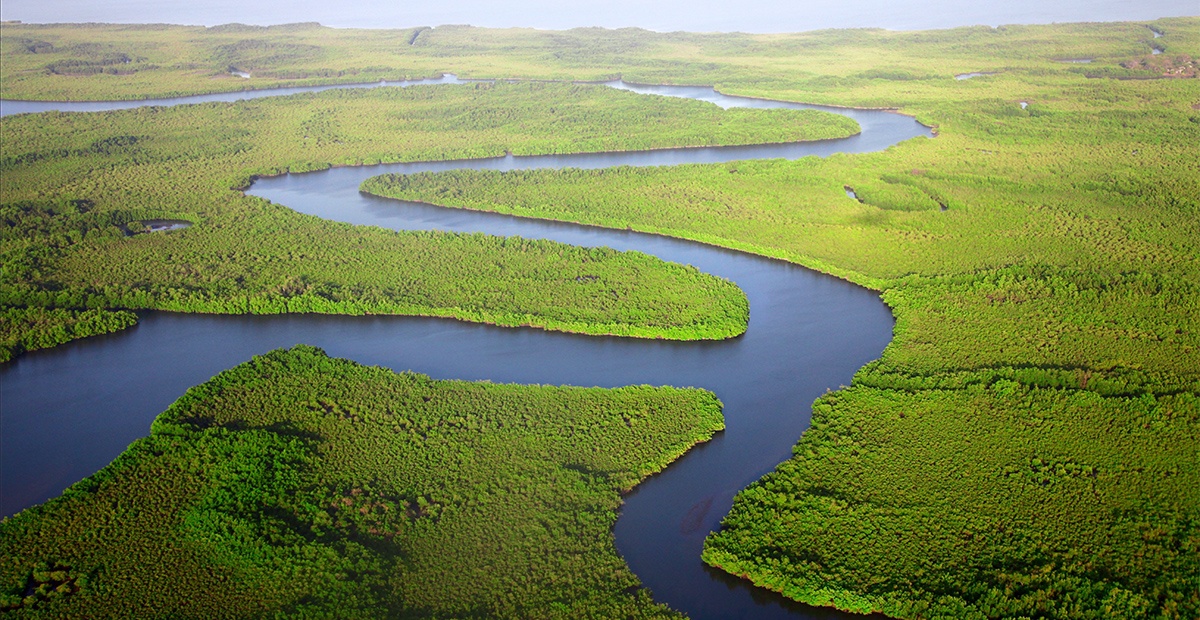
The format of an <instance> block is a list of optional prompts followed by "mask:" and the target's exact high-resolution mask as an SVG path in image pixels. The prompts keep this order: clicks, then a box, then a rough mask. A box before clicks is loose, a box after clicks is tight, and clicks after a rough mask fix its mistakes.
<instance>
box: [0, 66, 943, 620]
mask: <svg viewBox="0 0 1200 620" xmlns="http://www.w3.org/2000/svg"><path fill="white" fill-rule="evenodd" d="M612 86H614V87H618V88H627V89H632V90H638V91H645V92H649V91H653V92H657V93H660V94H669V95H673V96H684V97H694V98H700V99H705V100H708V101H712V102H714V103H716V104H718V105H722V106H726V107H729V106H735V105H751V106H759V107H765V106H775V105H779V106H789V107H790V106H791V105H792V104H776V103H771V102H765V101H758V100H750V99H739V98H734V97H724V96H721V95H717V94H716V93H714V92H713V91H712V90H711V89H702V88H666V87H654V88H644V87H636V86H630V85H626V84H621V83H614V84H612ZM840 112H842V113H846V114H848V115H850V116H853V117H854V118H855V119H857V120H858V122H859V123H860V124H861V125H862V127H863V132H862V134H861V135H859V136H855V137H853V138H849V139H846V140H836V141H827V142H820V143H812V144H794V145H774V146H760V147H735V148H713V149H678V150H665V151H655V152H650V153H624V154H603V155H577V156H547V157H506V158H496V159H485V160H472V161H459V162H440V163H427V164H402V165H384V166H373V167H362V168H336V169H331V170H327V171H321V172H315V173H308V174H297V175H288V176H283V177H277V178H271V179H262V180H260V181H258V182H257V183H255V185H254V187H253V188H252V191H251V192H250V193H252V194H255V195H259V196H262V197H264V198H267V199H270V200H272V201H275V202H279V203H281V204H285V205H288V206H290V207H292V208H294V209H296V210H298V211H301V212H305V213H311V214H315V215H318V216H321V217H326V218H330V219H338V220H343V221H347V222H354V223H360V224H375V225H381V226H387V227H390V228H395V229H425V228H438V229H443V230H456V231H480V232H486V233H490V234H500V235H513V234H519V235H522V236H526V237H542V238H549V239H554V240H557V241H562V242H565V243H572V244H577V245H607V246H610V247H614V248H618V249H637V250H640V251H643V252H647V253H650V254H654V255H657V256H660V257H662V258H664V259H666V260H672V261H677V262H681V263H690V264H693V265H696V266H697V267H699V268H700V269H702V270H704V271H707V272H709V273H713V274H717V275H720V276H723V277H726V278H729V279H731V280H733V281H734V282H736V283H737V284H738V285H739V286H741V287H742V289H743V290H744V291H745V292H746V294H747V295H748V297H749V299H750V316H751V318H750V326H749V329H748V331H747V332H746V334H745V335H743V336H742V337H739V338H736V339H733V340H728V341H723V342H710V343H671V342H660V341H644V340H633V339H620V338H595V337H585V336H573V335H567V334H556V333H550V332H543V331H538V330H533V329H502V328H496V327H489V326H482V325H471V324H466V323H460V322H457V321H451V320H441V319H421V318H404V317H329V316H282V317H241V316H236V317H222V316H195V315H175V314H167V313H152V314H150V315H148V316H146V317H145V318H144V320H143V321H142V323H141V324H140V325H139V326H137V327H136V328H134V329H132V330H129V331H127V332H124V333H120V334H114V335H110V336H102V337H98V338H93V339H88V340H85V341H81V342H76V343H72V344H69V345H65V346H62V347H58V348H55V349H52V350H49V351H39V352H35V353H32V354H28V355H25V356H23V357H20V358H18V359H17V360H16V361H15V362H13V363H10V364H8V365H6V366H3V367H0V386H3V415H2V416H0V504H2V505H0V510H2V512H3V514H6V515H7V514H12V513H13V512H15V511H17V510H20V509H22V508H24V507H26V506H29V505H32V504H34V503H38V502H41V501H44V500H46V499H48V498H50V497H53V496H55V495H57V494H59V493H60V492H61V490H62V489H63V488H64V487H66V486H67V485H69V484H71V483H73V482H74V481H76V480H79V479H81V478H83V477H85V476H87V475H89V474H91V473H93V472H95V471H96V470H98V469H100V468H101V467H103V466H104V465H105V464H106V463H108V462H109V461H110V460H111V459H112V458H113V457H115V456H116V455H117V454H119V453H120V452H121V451H122V450H123V449H124V448H125V447H126V446H127V445H128V444H129V442H131V441H132V440H134V439H136V438H137V437H140V436H143V435H145V434H146V432H147V430H148V427H149V424H150V421H151V420H153V418H154V416H155V415H156V414H157V413H159V412H160V411H162V410H163V409H164V408H166V407H167V406H168V405H169V404H170V403H171V402H172V401H173V400H174V399H175V398H177V397H178V396H179V395H180V394H181V393H182V392H183V391H184V390H186V389H187V388H188V387H190V386H192V385H195V384H198V383H201V382H203V381H204V380H206V379H208V378H209V377H211V376H212V375H213V374H215V373H217V372H219V371H221V370H223V369H225V368H229V367H231V366H233V365H236V364H238V363H241V362H243V361H245V360H246V359H248V358H249V357H250V356H251V355H255V354H259V353H263V352H266V351H269V350H271V349H273V348H277V347H284V346H291V345H294V344H297V343H307V344H313V345H316V346H320V347H322V348H324V349H325V350H326V351H327V352H329V353H330V354H331V355H334V356H338V357H346V358H350V359H353V360H356V361H359V362H362V363H366V364H378V365H383V366H387V367H390V368H393V369H397V370H405V369H412V370H415V371H418V372H423V373H426V374H429V375H431V376H433V377H436V378H456V379H469V380H481V379H487V380H491V381H496V382H520V383H544V384H572V385H599V386H618V385H627V384H641V383H648V384H653V385H664V384H669V385H678V386H698V387H704V388H707V389H710V390H713V391H714V392H716V394H717V395H718V396H719V397H720V398H721V399H722V401H723V402H724V403H725V416H726V423H727V426H728V430H727V431H725V432H724V433H722V434H721V435H719V436H718V437H717V438H716V439H715V440H714V441H712V442H710V443H708V444H706V445H704V446H700V447H698V448H696V449H694V450H692V451H691V452H689V453H688V454H687V455H686V456H684V457H683V458H682V459H680V460H679V461H678V462H676V463H675V464H673V465H671V466H670V467H669V468H668V469H667V471H666V472H664V473H663V474H661V475H659V476H656V477H654V478H652V479H650V480H648V481H647V482H645V483H644V484H642V485H640V486H639V487H638V488H637V489H636V490H635V491H634V492H633V493H632V494H631V495H630V496H629V497H628V498H627V503H626V505H625V507H624V509H623V511H622V515H621V518H620V520H619V521H618V522H617V526H616V539H617V546H618V548H619V550H620V551H621V553H622V554H623V555H624V557H625V558H626V560H627V561H628V562H629V564H630V566H631V567H632V568H633V570H634V572H635V573H637V574H638V576H639V577H641V578H642V580H643V581H644V582H645V584H646V585H647V586H648V587H650V588H651V589H652V590H653V592H654V595H655V598H656V599H657V600H660V601H663V602H665V603H668V604H670V605H671V606H672V607H675V608H677V609H680V610H682V611H685V612H687V613H688V614H690V615H692V617H694V618H729V617H753V618H770V617H803V618H825V617H845V616H844V615H843V614H839V613H837V612H833V611H828V610H823V609H814V608H809V607H805V606H800V605H795V604H791V603H789V602H786V601H783V600H782V599H780V598H779V597H777V596H775V595H773V594H771V593H769V592H764V591H759V590H757V589H753V588H750V587H747V586H746V585H745V584H744V583H743V582H741V581H740V580H737V579H733V578H731V577H729V576H727V575H725V574H723V573H720V572H719V571H713V570H710V569H707V568H706V567H705V566H704V565H703V564H702V563H701V562H700V560H699V556H700V550H701V548H702V545H703V540H704V536H705V535H706V534H707V533H708V532H709V531H711V530H712V529H714V528H715V527H717V525H718V524H719V521H720V519H721V517H722V516H723V515H724V514H725V513H726V512H727V511H728V509H729V506H730V505H731V503H732V498H733V495H734V494H735V493H736V492H737V491H738V490H739V489H741V488H744V487H745V486H746V485H748V484H750V483H751V482H753V481H754V480H755V479H757V478H758V477H760V476H761V475H762V474H764V473H766V472H767V471H770V470H771V469H772V468H773V467H774V466H775V465H776V464H777V463H778V462H780V461H781V460H783V459H785V458H787V457H788V456H789V455H790V450H791V447H792V445H793V444H794V443H795V441H796V439H797V438H798V437H799V435H800V433H801V432H802V431H803V430H804V428H806V427H807V425H808V416H809V411H810V404H811V403H812V401H813V399H815V398H816V397H817V396H819V395H820V394H822V393H823V392H825V391H826V390H827V389H836V388H837V387H838V386H840V385H842V384H846V383H849V381H850V378H851V377H852V376H853V374H854V371H855V370H856V369H858V368H859V367H861V366H862V365H863V364H864V363H866V362H867V361H869V360H871V359H874V358H875V357H877V356H878V355H879V353H880V352H881V351H882V349H883V347H884V346H885V345H886V344H887V342H888V341H889V339H890V338H891V328H892V319H891V315H890V313H889V312H888V311H887V308H886V307H884V305H883V304H882V303H881V302H880V301H879V299H878V298H877V296H876V295H875V294H874V293H872V292H870V291H867V290H865V289H862V288H860V287H857V286H854V285H851V284H849V283H846V282H843V281H841V280H837V279H835V278H831V277H827V276H822V275H820V274H816V273H814V272H811V271H808V270H805V269H802V268H800V267H796V266H793V265H790V264H787V263H783V262H779V261H772V260H767V259H763V258H759V257H755V256H751V255H748V254H742V253H739V252H733V251H728V250H722V249H719V248H713V247H709V246H703V245H700V244H694V243H690V242H685V241H680V240H674V239H668V238H662V237H655V236H651V235H643V234H638V233H631V232H627V231H611V230H604V229H598V228H591V227H584V226H576V225H571V224H563V223H555V222H543V221H538V220H529V219H521V218H513V217H508V216H502V215H495V214H487V213H475V212H470V211H462V210H453V209H442V208H437V207H430V206H424V205H414V204H410V203H403V202H400V201H394V200H387V199H381V198H375V197H370V196H365V195H363V194H360V193H359V192H358V190H357V187H358V184H359V183H360V182H361V180H362V179H365V178H366V177H369V176H372V175H375V174H380V173H382V172H415V171H418V170H443V169H451V168H462V167H471V168H488V169H516V168H533V167H563V166H576V167H604V166H614V165H664V164H677V163H687V162H712V161H728V160H732V159H746V158H752V157H787V158H797V157H802V156H806V155H826V154H828V153H831V152H838V151H868V150H877V149H881V148H885V147H886V146H888V145H889V144H894V143H896V142H899V141H901V140H905V139H909V138H913V137H918V136H929V135H930V133H929V130H928V128H926V127H923V126H921V125H920V124H918V123H916V122H915V121H913V120H912V119H910V118H908V117H904V116H900V115H898V114H893V113H888V112H879V111H846V110H841V111H840ZM167 234H170V233H167Z"/></svg>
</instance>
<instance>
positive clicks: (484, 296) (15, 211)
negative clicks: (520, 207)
mask: <svg viewBox="0 0 1200 620" xmlns="http://www.w3.org/2000/svg"><path fill="white" fill-rule="evenodd" d="M829 119H833V122H827V121H828V120H829ZM855 131H857V126H856V125H854V123H846V122H844V119H839V117H836V116H834V115H828V114H826V115H819V114H817V115H814V114H812V113H807V112H801V111H747V110H741V111H728V112H726V111H722V110H721V109H719V108H717V107H716V106H712V105H709V104H704V103H700V102H695V101H685V100H678V99H667V98H661V97H644V96H638V95H634V94H631V93H623V92H619V91H614V90H612V89H607V88H602V87H596V86H573V85H557V84H499V85H489V84H474V85H469V86H444V87H413V88H408V89H377V90H372V91H336V92H328V93H322V94H319V95H301V96H295V97H288V98H283V99H272V100H258V101H251V102H242V103H237V104H205V105H200V106H192V107H184V108H167V109H161V108H146V109H137V110H128V111H117V112H109V113H95V114H59V113H47V114H38V115H22V116H15V117H8V118H4V119H3V120H2V121H0V139H2V140H3V143H4V153H3V158H2V160H0V171H3V174H4V188H3V194H2V196H0V198H2V200H0V203H2V204H0V222H2V223H3V226H2V227H0V256H2V257H3V264H4V267H3V272H2V276H0V304H2V305H3V306H6V307H38V308H60V309H68V310H72V311H78V310H84V309H163V310H175V311H187V312H221V313H246V312H250V313H278V312H322V313H348V314H364V313H393V314H415V315H427V316H446V317H455V318H460V319H466V320H472V321H482V322H489V323H496V324H500V325H533V326H538V327H545V328H550V329H558V330H566V331H573V332H580V333H589V334H617V335H627V336H642V337H660V338H671V339H719V338H728V337H731V336H735V335H737V334H740V333H742V332H743V331H744V330H745V326H746V321H747V308H746V301H745V296H744V295H743V294H742V293H741V291H740V290H738V289H737V287H736V286H734V285H733V284H731V283H729V282H726V281H724V280H720V279H717V278H713V277H711V276H708V275H705V274H701V273H699V272H697V271H696V270H695V269H692V268H685V267H681V266H678V265H670V264H667V263H664V262H663V261H660V260H658V259H656V258H652V257H649V256H645V255H642V254H638V253H617V252H612V251H608V250H585V249H580V248H572V247H569V246H566V245H563V244H557V243H549V242H535V241H525V240H517V239H499V238H491V237H486V236H482V235H453V234H443V233H394V232H387V231H382V230H377V229H371V228H364V227H354V226H349V225H344V224H338V223H332V222H327V221H322V220H318V219H316V218H312V217H307V216H303V215H299V214H297V213H294V212H292V211H291V210H289V209H286V208H284V207H280V206H277V205H270V204H266V203H264V202H263V201H262V200H260V199H257V198H251V197H246V196H244V195H242V194H241V193H240V192H238V191H237V190H236V189H231V188H240V187H244V186H245V185H247V184H248V183H249V182H250V179H251V178H253V177H254V176H256V175H269V174H278V173H282V172H287V171H289V170H290V171H302V170H313V169H319V168H325V167H328V166H330V165H331V164H336V165H349V164H360V163H377V162H380V161H397V160H408V161H412V160H431V159H446V158H466V157H483V156H496V155H501V154H503V153H505V152H506V151H507V152H514V153H518V154H530V153H553V152H567V151H580V150H618V149H646V148H656V147H666V146H694V145H710V144H725V143H744V142H757V141H764V140H765V141H782V140H799V139H808V138H825V137H830V136H834V135H848V134H851V133H854V132H855ZM159 218H173V219H182V220H186V221H190V222H194V223H195V225H194V226H192V227H191V228H188V229H186V230H178V231H170V232H166V233H155V234H130V233H131V232H133V231H135V230H137V229H138V227H137V226H131V223H132V222H136V221H138V220H146V219H159ZM67 333H70V332H69V331H68V332H67ZM74 333H77V334H79V335H83V334H84V332H82V331H76V332H74ZM43 341H44V339H43Z"/></svg>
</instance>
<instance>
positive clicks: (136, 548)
mask: <svg viewBox="0 0 1200 620" xmlns="http://www.w3.org/2000/svg"><path fill="white" fill-rule="evenodd" d="M722 427H723V423H722V416H721V407H720V402H719V401H718V400H717V399H716V397H714V396H713V395H712V394H711V393H709V392H704V391H701V390H694V389H678V388H651V387H646V386H641V387H628V388H620V389H615V390H605V389H599V388H565V387H550V386H517V385H493V384H488V383H467V382H457V381H433V380H431V379H429V378H428V377H425V376H423V375H418V374H413V373H400V374H396V373H393V372H391V371H389V370H386V369H381V368H373V367H364V366H359V365H357V364H354V363H352V362H348V361H344V360H336V359H331V358H329V357H326V356H325V355H324V353H322V352H321V351H319V350H316V349H312V348H308V347H297V348H295V349H292V350H290V351H275V352H272V353H270V354H267V355H265V356H261V357H256V358H254V359H253V360H252V361H250V362H247V363H246V364H243V365H241V366H238V367H236V368H234V369H231V370H228V371H226V372H223V373H221V374H220V375H218V376H217V377H215V378H213V379H212V380H210V381H209V382H207V383H205V384H203V385H201V386H198V387H196V388H193V389H191V390H189V391H188V392H187V394H185V395H184V396H183V397H182V398H180V399H179V400H178V401H177V402H176V403H175V404H173V405H172V406H171V407H170V408H169V409H168V410H167V411H165V412H164V413H163V414H161V415H160V416H159V417H158V419H157V420H156V421H155V422H154V425H153V429H152V433H151V435H150V436H149V437H147V438H145V439H140V440H138V441H137V442H135V443H134V444H133V445H131V446H130V447H129V449H128V450H126V452H125V453H124V454H122V455H121V456H120V457H119V458H117V459H116V460H115V461H114V462H113V463H112V464H110V465H109V466H108V467H106V468H104V469H103V470H101V471H100V472H99V473H97V474H95V475H93V476H91V477H90V478H88V479H86V480H84V481H82V482H80V483H77V484H76V485H74V486H73V487H71V488H70V489H68V490H67V492H66V493H65V494H64V495H63V496H62V497H60V498H58V499H55V500H52V501H50V502H48V503H46V504H43V505H41V506H37V507H35V508H31V509H29V510H26V511H24V512H22V513H19V514H18V515H16V516H15V517H12V518H10V519H7V520H5V521H4V522H3V523H0V595H2V597H3V598H2V599H0V609H4V610H5V611H6V612H8V613H11V615H13V616H14V617H28V618H43V617H45V618H61V617H106V618H117V617H147V616H148V615H149V616H156V617H176V616H180V615H186V616H189V617H211V618H218V617H220V618H241V617H254V618H259V617H279V616H283V617H297V616H302V617H384V616H389V617H464V616H472V617H484V616H486V617H509V618H579V617H597V618H599V617H604V618H612V617H676V616H677V614H675V613H673V612H672V611H671V610H669V609H667V608H665V607H663V606H661V605H658V604H656V603H654V602H653V601H652V600H651V598H650V596H649V593H648V592H646V591H645V590H643V589H640V586H639V582H638V580H637V578H636V577H635V576H634V575H633V574H632V573H631V572H630V571H629V569H628V568H627V567H626V566H625V564H624V562H623V561H622V560H621V558H620V556H618V555H617V553H616V549H615V548H614V546H613V539H612V524H613V522H614V520H615V519H616V509H617V507H618V506H619V505H620V502H621V500H620V495H619V493H620V492H622V491H626V490H628V489H629V488H630V487H632V486H633V485H635V484H637V482H638V481H639V480H641V479H643V478H644V477H646V476H648V475H650V474H652V473H654V472H657V471H659V470H661V469H662V468H663V467H665V466H666V464H667V463H669V462H670V461H672V460H674V459H675V458H676V457H678V456H679V455H681V454H683V453H684V452H685V451H686V450H687V449H688V448H690V447H691V446H692V445H694V444H696V443H698V442H702V441H705V440H707V439H709V438H710V437H711V436H712V435H713V433H714V432H716V431H718V430H719V429H721V428H722Z"/></svg>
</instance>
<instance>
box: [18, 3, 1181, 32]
mask: <svg viewBox="0 0 1200 620" xmlns="http://www.w3.org/2000/svg"><path fill="white" fill-rule="evenodd" d="M1196 14H1200V6H1197V3H1196V0H1007V1H1006V2H961V1H960V0H923V1H921V2H913V1H911V0H909V1H904V0H901V1H892V0H805V1H804V2H795V1H792V2H783V1H780V0H742V1H741V2H727V1H724V0H722V1H717V0H658V1H657V2H643V1H641V0H575V1H574V2H560V1H558V0H443V1H442V2H385V1H383V0H367V1H360V2H352V3H335V2H313V1H306V0H301V1H297V0H258V1H256V2H245V1H244V0H205V1H203V2H161V1H158V0H106V1H105V2H96V1H95V0H52V1H47V0H5V2H4V3H3V4H0V15H2V16H3V18H4V19H6V20H11V19H19V20H24V21H27V22H121V23H153V22H160V23H172V24H202V25H207V26H213V25H217V24H226V23H230V22H241V23H246V24H259V25H267V24H281V23H290V22H304V21H316V22H321V23H323V24H325V25H327V26H337V27H355V28H408V27H412V26H437V25H439V24H472V25H475V26H490V27H529V28H547V29H563V28H575V27H581V26H583V27H586V26H605V27H609V28H620V27H623V26H638V27H641V28H647V29H650V30H658V31H662V32H667V31H672V30H689V31H693V32H731V31H742V32H799V31H803V30H816V29H819V28H889V29H892V30H917V29H924V28H950V27H954V26H972V25H977V24H985V25H989V26H998V25H1001V24H1048V23H1051V22H1083V21H1137V20H1151V19H1156V18H1158V17H1168V16H1178V15H1196Z"/></svg>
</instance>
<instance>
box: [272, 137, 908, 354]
mask: <svg viewBox="0 0 1200 620" xmlns="http://www.w3.org/2000/svg"><path fill="white" fill-rule="evenodd" d="M699 148H705V147H699ZM679 165H684V166H687V165H703V164H679ZM284 174H287V173H284ZM300 174H304V173H300ZM379 176H387V175H386V174H385V175H379ZM372 178H375V177H372ZM369 180H370V179H368V181H369ZM365 183H366V182H365V181H364V184H365ZM359 191H362V192H363V193H366V194H370V195H372V196H377V197H379V198H386V199H388V200H397V201H401V202H410V203H413V204H419V205H423V206H428V207H437V208H439V209H452V210H460V211H473V212H475V213H492V214H500V215H504V216H507V217H514V218H517V219H523V220H532V221H542V222H555V223H559V224H570V225H572V226H579V227H582V228H594V229H597V230H616V231H627V232H635V233H638V234H642V235H651V236H654V237H660V238H663V239H674V240H679V241H687V242H690V243H698V244H700V245H704V246H708V247H711V248H716V249H718V250H727V251H730V252H741V253H743V254H748V255H751V256H754V257H757V258H762V259H766V260H772V261H777V262H781V263H785V264H788V265H793V266H797V267H803V268H805V269H810V270H812V271H814V272H816V273H819V274H821V275H826V276H830V277H833V278H837V279H839V280H842V281H843V282H845V283H847V284H851V285H854V286H861V287H863V288H865V289H867V290H871V291H876V292H882V291H883V289H884V288H885V284H884V282H886V281H887V280H884V279H879V278H872V277H870V276H866V275H864V274H861V273H859V272H857V271H851V270H844V269H838V268H836V267H832V266H830V265H827V264H824V263H822V262H821V261H820V260H818V259H815V258H806V257H802V256H797V257H792V256H790V255H789V254H787V253H785V252H774V251H772V250H771V248H768V247H765V246H759V245H757V244H753V243H744V242H741V241H737V240H736V239H724V238H719V237H713V238H708V237H707V236H706V235H696V234H693V233H689V232H688V231H686V230H673V229H666V228H664V229H657V228H645V227H641V226H637V225H633V224H630V225H628V226H625V227H621V226H616V225H613V226H607V225H604V224H588V223H583V222H576V221H572V220H560V219H555V218H552V217H541V216H537V215H529V214H524V213H514V212H512V211H509V210H507V209H501V208H497V209H476V208H474V207H465V206H456V205H444V204H437V203H434V202H426V201H423V200H409V199H407V198H396V197H394V196H388V195H387V194H376V193H374V192H371V191H367V190H362V189H360V190H359ZM884 305H887V303H886V302H884ZM888 310H889V311H890V310H891V306H890V305H889V306H888ZM892 320H893V322H894V321H895V315H894V314H893V316H892ZM743 333H744V332H743ZM741 335H742V334H738V335H737V336H734V337H733V338H738V337H741ZM726 340H727V339H726Z"/></svg>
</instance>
